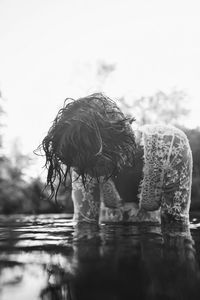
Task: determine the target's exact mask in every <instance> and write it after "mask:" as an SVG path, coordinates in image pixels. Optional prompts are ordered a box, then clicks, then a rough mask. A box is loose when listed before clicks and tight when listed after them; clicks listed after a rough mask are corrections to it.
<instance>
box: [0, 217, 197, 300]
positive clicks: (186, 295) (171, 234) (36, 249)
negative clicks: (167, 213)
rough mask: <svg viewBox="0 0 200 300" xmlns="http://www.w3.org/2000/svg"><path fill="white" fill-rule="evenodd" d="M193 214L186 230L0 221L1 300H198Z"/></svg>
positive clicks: (22, 219)
mask: <svg viewBox="0 0 200 300" xmlns="http://www.w3.org/2000/svg"><path fill="white" fill-rule="evenodd" d="M199 250H200V215H199V216H198V215H196V216H191V224H190V229H189V228H178V227H175V226H174V225H173V226H170V227H168V228H166V227H163V228H161V227H160V226H152V225H147V224H146V225H145V224H140V225H133V224H132V225H130V224H129V225H119V224H118V225H102V226H101V227H100V228H96V227H95V226H93V227H91V226H85V227H84V228H81V229H80V228H77V227H75V226H74V224H73V222H72V220H71V215H39V216H24V215H18V216H9V217H8V216H1V217H0V299H1V300H11V299H14V300H36V299H41V300H55V299H59V300H63V299H67V300H76V299H78V300H79V299H81V300H85V299H86V300H90V299H91V300H100V299H101V300H119V299H120V300H121V299H123V300H124V299H125V300H126V299H148V300H149V299H150V300H151V299H164V300H165V299H178V300H179V299H199V298H200V296H199V295H200V251H199Z"/></svg>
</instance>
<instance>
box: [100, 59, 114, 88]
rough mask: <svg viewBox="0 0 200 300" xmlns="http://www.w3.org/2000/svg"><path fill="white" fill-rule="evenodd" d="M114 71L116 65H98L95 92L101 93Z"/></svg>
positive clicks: (103, 63) (102, 62)
mask: <svg viewBox="0 0 200 300" xmlns="http://www.w3.org/2000/svg"><path fill="white" fill-rule="evenodd" d="M115 69H116V65H115V64H114V63H106V62H104V61H101V62H99V63H98V66H97V73H96V76H97V78H96V81H97V90H99V91H102V90H103V89H104V86H105V84H106V81H107V79H108V77H109V76H110V74H111V73H112V72H114V71H115Z"/></svg>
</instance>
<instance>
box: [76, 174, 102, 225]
mask: <svg viewBox="0 0 200 300" xmlns="http://www.w3.org/2000/svg"><path fill="white" fill-rule="evenodd" d="M72 201H73V204H74V221H76V222H88V223H98V221H99V209H100V187H99V183H98V182H97V180H95V179H93V178H87V182H86V184H85V187H84V185H83V183H82V180H81V178H80V177H79V176H78V174H77V173H76V172H75V171H74V170H72Z"/></svg>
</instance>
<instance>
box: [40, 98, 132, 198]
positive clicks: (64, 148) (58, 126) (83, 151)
mask: <svg viewBox="0 0 200 300" xmlns="http://www.w3.org/2000/svg"><path fill="white" fill-rule="evenodd" d="M133 121H134V118H128V117H125V116H124V114H123V113H122V112H121V110H120V109H119V108H118V106H117V105H116V103H115V102H114V101H113V100H111V99H110V98H108V97H106V96H105V95H103V94H101V93H95V94H92V95H89V96H87V97H84V98H79V99H78V100H74V99H72V98H67V99H66V100H65V102H64V106H63V108H62V109H60V110H59V112H58V114H57V116H56V118H55V120H54V121H53V124H52V126H51V127H50V129H49V131H48V133H47V135H46V137H45V138H44V139H43V141H42V144H41V145H40V147H39V148H42V150H43V151H44V153H45V156H46V163H45V167H46V168H47V170H48V174H47V186H48V185H49V186H50V187H51V192H52V195H53V194H55V191H56V195H55V197H56V196H57V192H58V190H59V187H60V184H61V183H64V184H66V178H67V176H68V175H70V169H71V168H72V167H74V168H75V169H76V171H77V174H78V177H81V179H82V183H83V185H84V186H85V184H86V180H87V178H88V174H92V177H95V178H96V179H97V180H98V181H99V179H100V176H99V174H98V165H102V164H103V167H104V177H105V178H109V177H110V176H112V175H113V174H117V172H119V171H120V169H122V168H123V166H125V165H132V164H133V160H134V150H135V137H134V134H133V131H132V130H131V127H130V123H132V122H133ZM55 186H56V189H55Z"/></svg>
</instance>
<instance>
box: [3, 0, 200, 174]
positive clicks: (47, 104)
mask: <svg viewBox="0 0 200 300" xmlns="http://www.w3.org/2000/svg"><path fill="white" fill-rule="evenodd" d="M0 40H1V44H0V90H1V92H2V95H3V99H4V100H3V107H4V110H5V111H6V115H5V121H4V122H5V124H6V126H5V128H4V131H5V137H4V147H5V149H6V151H8V152H9V151H10V150H9V149H10V148H11V142H12V141H13V140H15V139H16V138H18V139H19V141H20V143H19V144H20V147H21V150H22V152H23V153H27V154H30V155H32V152H33V150H34V149H35V148H36V147H37V146H38V145H39V144H40V142H41V140H42V138H43V137H44V136H45V134H46V133H47V131H48V128H49V127H50V125H51V122H52V121H53V119H54V118H55V116H56V113H57V112H58V109H59V108H61V106H62V105H63V101H64V99H65V98H67V97H72V98H78V97H82V96H84V95H87V94H89V93H93V92H96V91H99V90H100V89H102V91H103V92H105V93H106V94H107V95H108V96H110V97H111V98H114V99H115V98H119V97H121V96H127V97H128V98H130V99H132V98H137V97H141V96H145V95H146V96H148V95H153V94H154V93H156V92H157V91H158V90H162V91H166V92H167V91H170V90H171V89H172V88H174V87H175V88H177V89H180V90H184V91H185V92H186V94H187V95H188V99H189V103H190V109H191V116H190V118H189V119H188V123H187V126H189V127H196V126H200V118H199V115H198V112H199V109H200V100H199V99H200V88H199V82H200V2H199V1H195V0H190V1H187V0H181V1H179V0H173V1H172V0H167V1H161V0H140V1H136V0H100V1H99V0H17V1H16V0H0ZM101 62H103V63H106V64H110V65H115V70H114V71H113V72H112V73H111V74H110V76H109V77H108V78H107V80H106V81H105V82H102V81H101V78H100V77H99V76H98V75H97V69H98V66H99V64H100V63H101ZM37 172H39V171H37Z"/></svg>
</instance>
